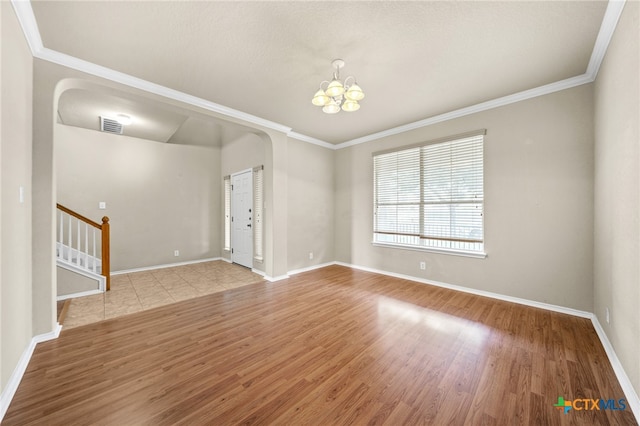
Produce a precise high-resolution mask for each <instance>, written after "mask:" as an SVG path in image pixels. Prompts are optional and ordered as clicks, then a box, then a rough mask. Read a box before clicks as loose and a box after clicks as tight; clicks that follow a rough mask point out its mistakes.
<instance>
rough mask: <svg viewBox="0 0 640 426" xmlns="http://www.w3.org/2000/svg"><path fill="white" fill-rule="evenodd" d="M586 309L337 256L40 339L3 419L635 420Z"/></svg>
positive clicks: (47, 421)
mask: <svg viewBox="0 0 640 426" xmlns="http://www.w3.org/2000/svg"><path fill="white" fill-rule="evenodd" d="M559 396H561V397H564V398H565V399H566V400H573V399H578V398H592V399H596V398H605V399H615V400H619V399H622V398H624V394H623V393H622V390H621V388H620V386H619V384H618V382H617V380H616V377H615V375H614V373H613V371H612V368H611V366H610V364H609V362H608V360H607V357H606V355H605V352H604V350H603V348H602V345H601V344H600V342H599V340H598V337H597V335H596V333H595V331H594V329H593V327H592V325H591V323H590V321H589V320H587V319H583V318H577V317H573V316H569V315H564V314H559V313H554V312H549V311H545V310H540V309H535V308H531V307H526V306H521V305H517V304H512V303H507V302H502V301H497V300H492V299H488V298H484V297H479V296H474V295H470V294H465V293H460V292H455V291H451V290H447V289H442V288H438V287H432V286H428V285H424V284H418V283H414V282H410V281H405V280H401V279H396V278H390V277H387V276H381V275H377V274H372V273H367V272H362V271H357V270H352V269H350V268H346V267H341V266H330V267H326V268H322V269H318V270H315V271H311V272H307V273H302V274H298V275H295V276H293V277H292V278H290V279H287V280H283V281H279V282H275V283H269V282H259V283H254V284H250V285H247V286H243V287H238V288H234V289H230V290H226V291H224V292H219V293H215V294H211V295H207V296H202V297H198V298H192V299H189V300H185V301H181V302H178V303H174V304H170V305H166V306H161V307H158V308H155V309H150V310H146V311H142V312H137V313H134V314H131V315H126V316H122V317H119V318H114V319H109V320H105V321H101V322H97V323H93V324H89V325H85V326H81V327H76V328H73V329H70V330H63V331H62V333H61V335H60V337H59V338H58V339H57V340H53V341H49V342H45V343H41V344H38V346H37V347H36V349H35V352H34V354H33V357H32V359H31V362H30V364H29V366H28V368H27V371H26V373H25V375H24V378H23V380H22V383H21V384H20V387H19V388H18V390H17V393H16V395H15V397H14V399H13V402H12V403H11V405H10V407H9V410H8V412H7V414H6V416H5V418H4V423H3V424H4V425H6V426H9V425H30V424H42V425H68V424H73V425H173V424H180V425H227V424H278V425H304V424H308V425H334V424H336V425H347V424H355V425H360V424H388V425H403V424H433V425H445V424H451V425H596V424H600V425H634V424H636V422H635V419H634V417H633V414H632V412H631V411H630V409H629V408H628V407H627V409H626V410H619V411H611V410H598V411H590V410H580V411H579V410H571V411H569V412H568V413H567V414H564V413H563V412H562V411H560V410H558V409H556V408H555V407H554V404H555V403H556V402H557V400H558V397H559Z"/></svg>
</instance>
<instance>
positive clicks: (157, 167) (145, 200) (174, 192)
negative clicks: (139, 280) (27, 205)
mask: <svg viewBox="0 0 640 426" xmlns="http://www.w3.org/2000/svg"><path fill="white" fill-rule="evenodd" d="M55 156H56V170H57V199H58V202H59V203H61V204H63V205H65V206H66V207H69V208H70V209H72V210H75V211H77V212H79V213H81V214H83V215H85V216H87V217H89V218H90V219H92V220H95V221H96V222H99V221H100V218H102V216H105V215H106V216H108V217H109V219H110V224H111V262H112V265H111V267H112V270H114V271H118V270H126V269H133V268H140V267H147V266H153V265H162V264H168V263H175V262H182V261H189V260H198V259H207V258H212V257H219V256H220V226H219V224H220V220H221V218H220V197H221V195H220V188H221V180H220V149H219V148H215V147H201V146H189V145H175V144H168V143H159V142H153V141H148V140H144V139H137V138H131V137H127V136H120V135H112V134H108V133H103V132H98V131H92V130H86V129H81V128H78V127H71V126H65V125H61V124H57V125H56V126H55ZM100 201H105V202H106V203H107V209H106V210H99V209H98V203H99V202H100ZM174 250H179V251H180V256H179V257H175V256H174V254H173V252H174Z"/></svg>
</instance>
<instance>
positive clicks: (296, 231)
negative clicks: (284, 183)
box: [287, 139, 335, 271]
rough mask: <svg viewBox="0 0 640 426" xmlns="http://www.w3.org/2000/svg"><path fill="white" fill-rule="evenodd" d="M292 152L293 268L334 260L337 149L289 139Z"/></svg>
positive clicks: (290, 254) (290, 243) (290, 251)
mask: <svg viewBox="0 0 640 426" xmlns="http://www.w3.org/2000/svg"><path fill="white" fill-rule="evenodd" d="M288 155H289V159H288V160H289V161H288V163H289V164H288V167H289V168H288V171H287V174H288V194H289V202H288V215H287V217H288V219H287V223H288V241H287V246H288V261H287V265H288V269H289V270H290V271H291V270H295V269H301V268H306V267H309V266H313V265H319V264H322V263H327V262H332V261H333V260H334V253H333V230H334V223H333V210H334V206H333V200H334V173H333V171H334V156H335V151H333V150H329V149H326V148H322V147H320V146H317V145H312V144H309V143H306V142H300V141H297V140H294V139H289V147H288ZM309 253H313V259H309Z"/></svg>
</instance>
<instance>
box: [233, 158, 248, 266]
mask: <svg viewBox="0 0 640 426" xmlns="http://www.w3.org/2000/svg"><path fill="white" fill-rule="evenodd" d="M252 209H253V170H246V171H244V172H240V173H236V174H233V175H231V261H232V262H233V263H237V264H239V265H242V266H246V267H247V268H252V267H253V229H252V227H253V214H252Z"/></svg>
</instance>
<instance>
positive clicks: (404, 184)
mask: <svg viewBox="0 0 640 426" xmlns="http://www.w3.org/2000/svg"><path fill="white" fill-rule="evenodd" d="M484 134H485V132H484V131H481V132H475V133H474V134H473V135H472V136H468V135H467V136H464V137H457V138H455V139H449V140H446V141H437V142H432V143H430V144H425V145H422V146H416V147H411V148H407V149H403V150H400V151H393V152H388V151H387V152H382V153H375V154H374V156H373V186H374V220H373V228H374V229H373V242H374V244H375V243H377V244H385V245H395V246H401V247H407V248H417V249H425V250H434V251H444V252H457V253H462V254H465V253H467V254H470V255H479V256H484V226H483V205H484V194H483V141H484V136H483V135H484Z"/></svg>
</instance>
